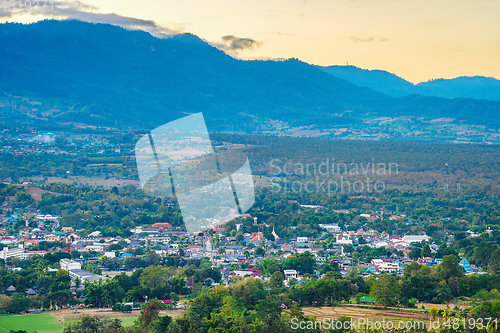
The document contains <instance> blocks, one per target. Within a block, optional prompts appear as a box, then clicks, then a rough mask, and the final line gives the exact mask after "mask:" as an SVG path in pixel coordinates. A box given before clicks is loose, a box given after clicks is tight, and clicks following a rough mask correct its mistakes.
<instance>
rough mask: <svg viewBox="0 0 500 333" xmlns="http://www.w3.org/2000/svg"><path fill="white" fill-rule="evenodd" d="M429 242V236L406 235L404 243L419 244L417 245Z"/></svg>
mask: <svg viewBox="0 0 500 333" xmlns="http://www.w3.org/2000/svg"><path fill="white" fill-rule="evenodd" d="M428 240H429V236H427V235H405V236H403V242H405V243H408V244H411V243H413V242H417V243H420V242H423V241H426V242H427V241H428Z"/></svg>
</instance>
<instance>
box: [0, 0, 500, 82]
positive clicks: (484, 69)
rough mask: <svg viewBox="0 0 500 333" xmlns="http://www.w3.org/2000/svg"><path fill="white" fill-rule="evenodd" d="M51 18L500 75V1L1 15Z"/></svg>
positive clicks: (273, 3)
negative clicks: (103, 23)
mask: <svg viewBox="0 0 500 333" xmlns="http://www.w3.org/2000/svg"><path fill="white" fill-rule="evenodd" d="M21 1H22V2H23V3H24V1H25V0H21ZM0 2H2V0H0ZM16 3H17V1H16ZM47 8H49V7H48V6H47ZM47 17H48V18H52V17H53V18H58V19H63V18H76V19H82V20H85V21H92V22H107V23H111V24H117V25H121V26H124V27H127V28H141V29H143V30H149V31H150V32H152V33H153V34H158V32H159V31H162V32H164V33H167V34H172V33H177V32H190V33H193V34H195V35H197V36H199V37H200V38H202V39H204V40H206V41H208V42H210V43H212V45H215V46H218V47H220V48H222V49H224V50H226V51H227V52H228V53H230V54H232V55H233V56H236V57H239V58H243V59H274V58H292V57H295V58H298V59H300V60H302V61H305V62H308V63H311V64H316V65H322V66H328V65H345V64H346V63H347V62H349V65H355V66H357V67H361V68H366V69H383V70H387V71H390V72H392V73H394V74H396V75H398V76H400V77H402V78H404V79H406V80H409V81H411V82H413V83H418V82H421V81H427V80H430V79H436V78H454V77H457V76H473V75H482V76H490V77H495V78H497V79H500V0H418V1H417V0H141V1H129V0H83V1H80V2H77V1H54V10H53V11H52V10H51V9H46V10H44V12H43V14H42V15H41V14H40V12H38V14H37V12H36V11H35V10H34V9H31V10H27V9H23V10H19V9H16V10H10V9H7V10H5V8H0V21H1V22H6V21H9V22H13V21H16V22H33V21H37V20H40V19H43V18H47Z"/></svg>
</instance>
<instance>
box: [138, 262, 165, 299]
mask: <svg viewBox="0 0 500 333" xmlns="http://www.w3.org/2000/svg"><path fill="white" fill-rule="evenodd" d="M139 283H140V286H141V287H142V288H144V289H147V290H149V292H150V294H155V293H156V292H158V291H159V290H160V289H163V288H165V287H166V286H167V269H166V268H165V267H163V266H149V267H147V268H145V269H144V270H143V271H142V274H141V276H140V277H139Z"/></svg>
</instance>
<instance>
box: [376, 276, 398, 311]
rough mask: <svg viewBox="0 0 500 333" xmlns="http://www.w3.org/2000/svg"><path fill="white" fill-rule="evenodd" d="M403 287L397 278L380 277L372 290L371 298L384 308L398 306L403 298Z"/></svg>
mask: <svg viewBox="0 0 500 333" xmlns="http://www.w3.org/2000/svg"><path fill="white" fill-rule="evenodd" d="M401 291H402V286H401V283H400V282H399V281H398V280H397V279H396V277H395V276H393V275H390V274H384V275H380V276H379V277H378V278H377V280H375V282H374V283H373V284H372V286H371V288H370V296H371V297H373V298H376V299H377V301H376V302H377V303H381V304H383V305H384V306H396V305H397V304H398V303H399V298H400V297H401Z"/></svg>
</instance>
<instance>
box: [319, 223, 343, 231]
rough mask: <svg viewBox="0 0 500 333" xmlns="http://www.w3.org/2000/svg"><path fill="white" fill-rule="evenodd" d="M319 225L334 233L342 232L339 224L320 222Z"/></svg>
mask: <svg viewBox="0 0 500 333" xmlns="http://www.w3.org/2000/svg"><path fill="white" fill-rule="evenodd" d="M319 227H320V228H323V229H326V231H328V232H333V233H340V231H341V230H340V227H339V225H338V224H320V225H319Z"/></svg>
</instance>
